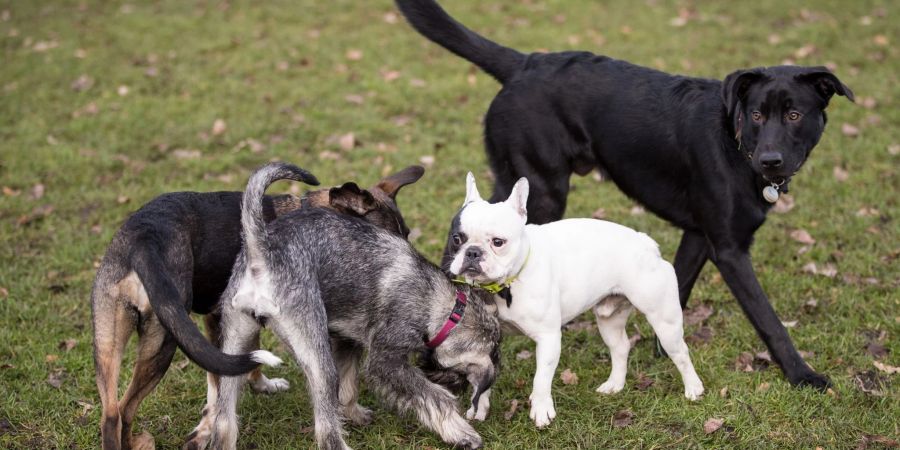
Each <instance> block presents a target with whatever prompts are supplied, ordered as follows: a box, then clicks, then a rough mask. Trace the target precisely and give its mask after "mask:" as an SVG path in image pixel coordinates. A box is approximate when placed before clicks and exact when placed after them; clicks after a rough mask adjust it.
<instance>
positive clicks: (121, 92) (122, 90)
mask: <svg viewBox="0 0 900 450" xmlns="http://www.w3.org/2000/svg"><path fill="white" fill-rule="evenodd" d="M128 92H130V89H128V86H125V85H124V84H123V85H121V86H119V88H118V89H116V93H118V94H119V96H120V97H124V96H126V95H128Z"/></svg>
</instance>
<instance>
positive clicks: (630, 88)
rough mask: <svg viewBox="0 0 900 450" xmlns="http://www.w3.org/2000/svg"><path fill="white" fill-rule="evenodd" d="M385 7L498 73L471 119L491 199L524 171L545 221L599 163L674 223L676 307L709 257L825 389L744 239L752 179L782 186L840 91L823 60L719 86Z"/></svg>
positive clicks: (419, 6)
mask: <svg viewBox="0 0 900 450" xmlns="http://www.w3.org/2000/svg"><path fill="white" fill-rule="evenodd" d="M397 5H398V6H399V8H400V10H401V11H402V12H403V14H404V15H405V16H406V18H407V19H408V20H409V21H410V23H411V24H412V25H413V27H414V28H415V29H416V30H418V31H419V32H420V33H422V34H423V35H424V36H425V37H427V38H428V39H430V40H432V41H434V42H437V43H438V44H440V45H442V46H444V47H446V48H448V49H449V50H451V51H452V52H454V53H456V54H457V55H459V56H461V57H463V58H465V59H467V60H469V61H472V62H473V63H475V64H477V65H479V66H480V67H481V68H482V69H484V70H485V71H487V72H488V73H490V74H492V75H494V77H495V78H497V79H498V80H499V81H500V82H501V83H503V87H502V89H501V90H500V92H499V93H498V94H497V96H496V98H495V99H494V100H493V102H492V103H491V106H490V109H489V110H488V113H487V116H486V118H485V144H486V148H487V154H488V160H489V162H490V165H491V169H492V170H493V172H494V175H495V176H496V184H495V186H494V192H493V196H492V197H491V201H492V202H495V201H501V200H503V199H505V198H506V197H507V196H508V195H509V193H510V191H511V189H512V186H513V185H514V183H515V182H516V180H517V179H518V178H519V177H527V178H528V181H529V183H530V193H529V198H528V213H529V214H528V218H529V221H530V222H533V223H547V222H551V221H554V220H558V219H560V218H562V216H563V213H564V212H565V207H566V197H567V194H568V191H569V177H570V175H571V174H572V173H577V174H579V175H585V174H587V173H590V172H591V171H592V170H594V169H601V170H604V171H605V172H606V173H608V174H609V176H610V177H611V178H612V180H613V181H614V182H615V183H616V185H617V186H619V188H620V189H621V190H622V191H623V192H624V193H625V194H627V195H628V196H629V197H631V198H633V199H635V200H637V201H639V202H640V203H642V204H643V205H645V206H646V207H647V209H649V210H650V211H652V212H654V213H655V214H657V215H658V216H660V217H662V218H664V219H665V220H667V221H669V222H671V223H672V224H674V225H675V226H677V227H679V228H681V229H683V230H684V231H685V234H684V237H683V238H682V242H681V245H680V247H679V249H678V252H677V254H676V257H675V269H676V272H677V275H678V279H679V285H680V286H679V288H680V294H681V301H682V306H684V305H685V304H686V302H687V299H688V297H689V295H690V292H691V289H692V287H693V285H694V282H695V281H696V279H697V276H698V274H699V273H700V270H701V268H702V267H703V265H704V263H705V262H706V260H707V259H709V260H711V261H712V262H713V263H714V264H715V265H716V266H717V267H718V268H719V271H720V272H721V273H722V276H723V278H724V280H725V282H726V283H727V284H728V286H729V287H730V288H731V290H732V292H733V293H734V295H735V297H737V299H738V301H739V303H740V304H741V307H742V308H743V310H744V312H745V313H746V314H747V316H748V318H749V319H750V322H751V323H752V324H753V326H754V328H756V331H757V332H758V333H759V335H760V337H761V338H762V339H763V341H764V342H765V343H766V346H767V347H768V348H769V350H770V352H771V354H772V356H773V358H774V359H775V360H776V361H777V362H778V363H779V364H780V365H781V367H782V369H783V370H784V373H785V375H786V377H787V378H788V380H789V381H790V382H791V383H793V384H799V385H807V384H808V385H813V386H816V387H818V388H825V387H827V386H829V384H830V383H829V381H828V379H827V378H826V377H824V376H822V375H820V374H817V373H816V372H814V371H813V370H812V369H811V368H810V367H809V366H808V365H807V364H806V363H805V362H804V361H803V359H802V358H801V357H800V355H799V354H798V353H797V351H796V349H795V348H794V345H793V343H792V342H791V339H790V337H789V336H788V333H787V331H786V330H785V329H784V327H783V326H782V325H781V322H780V320H779V319H778V317H777V315H776V314H775V310H774V309H773V308H772V306H771V305H770V304H769V300H768V298H767V297H766V295H765V293H764V292H763V290H762V288H761V286H760V285H759V282H758V281H757V279H756V275H755V274H754V272H753V268H752V265H751V263H750V253H749V248H750V245H751V243H752V241H753V234H754V232H755V231H756V230H757V229H758V228H759V227H760V226H761V225H762V224H763V222H764V220H765V217H766V213H767V212H768V210H769V208H770V207H771V204H769V203H767V202H766V201H765V200H764V199H763V197H762V195H761V192H762V189H763V188H764V187H765V186H767V185H770V184H781V185H782V189H784V188H786V183H787V181H788V180H789V179H790V177H791V176H792V175H793V174H794V173H796V171H797V170H799V168H800V166H801V165H802V164H803V162H804V161H805V160H806V158H807V157H808V156H809V153H810V152H811V151H812V149H813V147H815V145H816V144H817V143H818V141H819V138H820V136H821V134H822V132H823V130H824V125H825V121H826V117H825V112H824V109H825V107H826V106H827V105H828V101H829V100H830V98H831V97H832V95H834V94H838V95H843V96H846V97H847V98H848V99H850V100H853V93H852V91H851V90H850V89H849V88H847V87H846V86H845V85H844V84H843V83H841V82H840V80H838V78H837V77H836V76H834V75H833V74H832V73H830V72H829V71H828V70H827V69H825V68H824V67H794V66H775V67H768V68H756V69H750V70H739V71H736V72H734V73H732V74H731V75H729V76H728V77H726V79H725V82H724V83H723V82H721V81H719V80H711V79H702V78H693V77H685V76H676V75H670V74H667V73H663V72H660V71H657V70H653V69H649V68H645V67H641V66H637V65H634V64H630V63H628V62H625V61H620V60H616V59H612V58H609V57H606V56H599V55H594V54H592V53H588V52H560V53H546V54H541V53H534V54H530V55H523V54H521V53H518V52H516V51H514V50H511V49H508V48H505V47H502V46H500V45H498V44H495V43H493V42H490V41H488V40H487V39H485V38H483V37H481V36H478V35H477V34H475V33H474V32H472V31H470V30H468V29H466V28H465V27H463V26H462V25H460V24H459V23H458V22H456V21H455V20H453V19H452V18H450V16H448V15H447V14H446V13H445V12H444V11H443V10H442V9H441V8H440V6H438V5H437V4H436V3H435V2H434V1H431V0H397ZM486 61H489V62H490V63H486ZM498 67H499V69H498ZM498 74H499V75H498ZM795 111H796V112H799V113H800V114H801V115H800V117H799V118H797V119H796V120H794V119H792V117H793V115H792V113H793V112H795ZM754 112H759V114H760V115H759V119H758V120H756V119H754V117H755V114H754Z"/></svg>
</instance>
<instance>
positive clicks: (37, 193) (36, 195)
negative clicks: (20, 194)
mask: <svg viewBox="0 0 900 450" xmlns="http://www.w3.org/2000/svg"><path fill="white" fill-rule="evenodd" d="M43 196H44V185H43V184H41V183H38V184H36V185H34V186H32V187H31V199H32V200H40V198H41V197H43Z"/></svg>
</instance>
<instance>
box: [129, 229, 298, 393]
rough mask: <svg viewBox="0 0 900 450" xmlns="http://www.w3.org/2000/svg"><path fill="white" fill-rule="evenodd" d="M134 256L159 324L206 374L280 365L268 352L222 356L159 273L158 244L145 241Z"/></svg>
mask: <svg viewBox="0 0 900 450" xmlns="http://www.w3.org/2000/svg"><path fill="white" fill-rule="evenodd" d="M142 244H144V245H138V246H136V248H135V249H134V250H133V251H132V253H131V267H132V268H133V269H134V272H135V273H136V274H137V276H138V278H140V280H141V284H143V286H144V290H146V291H147V297H148V298H149V300H150V305H151V306H152V307H153V312H154V313H155V314H156V317H158V318H159V321H160V323H162V325H163V327H164V328H165V329H166V331H168V332H169V333H170V334H171V335H172V336H174V337H175V342H177V343H178V348H180V349H181V351H183V352H184V354H186V355H187V357H188V358H190V359H191V361H194V362H195V363H197V365H199V366H200V367H202V368H203V369H204V370H206V371H207V372H212V373H215V374H217V375H224V376H237V375H241V374H244V373H247V372H250V371H251V370H253V369H255V368H256V367H257V366H259V365H260V364H266V365H270V366H277V365H279V364H281V359H279V358H278V357H277V356H275V355H273V354H272V353H269V352H267V351H265V350H257V351H254V352H250V353H247V354H243V355H229V354H226V353H222V351H221V350H219V349H218V348H217V347H216V346H215V345H213V344H212V343H211V342H209V341H208V340H207V339H206V337H205V336H203V334H202V333H200V329H199V328H197V325H196V324H194V322H193V321H192V320H191V318H190V316H189V315H188V311H187V309H186V308H185V303H184V300H183V299H182V297H181V294H180V293H179V291H178V289H177V288H176V286H175V283H174V282H173V281H172V279H171V278H170V277H169V275H168V272H167V271H164V270H160V264H164V261H165V259H164V258H163V257H162V255H161V254H160V248H161V247H160V245H158V244H159V243H153V242H144V243H142Z"/></svg>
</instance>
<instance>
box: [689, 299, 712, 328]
mask: <svg viewBox="0 0 900 450" xmlns="http://www.w3.org/2000/svg"><path fill="white" fill-rule="evenodd" d="M712 314H713V307H712V306H710V305H707V304H706V303H700V304H699V305H697V306H694V307H691V308H688V309H686V310H684V324H685V325H697V324H699V323H702V322H703V321H705V320H706V319H708V318H709V317H710V316H712Z"/></svg>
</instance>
